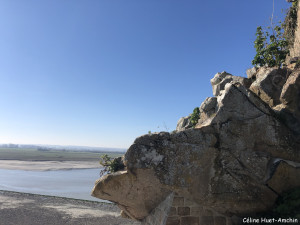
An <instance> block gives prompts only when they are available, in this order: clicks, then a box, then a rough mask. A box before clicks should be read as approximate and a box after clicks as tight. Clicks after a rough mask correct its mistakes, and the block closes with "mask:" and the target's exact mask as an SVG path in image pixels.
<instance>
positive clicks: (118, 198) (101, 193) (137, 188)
mask: <svg viewBox="0 0 300 225" xmlns="http://www.w3.org/2000/svg"><path fill="white" fill-rule="evenodd" d="M168 194H170V191H169V190H167V189H165V188H163V187H162V185H161V184H160V183H159V182H158V181H157V179H155V176H154V174H153V171H151V170H139V171H138V172H137V173H136V174H131V173H128V172H127V171H122V172H117V173H114V174H108V175H106V176H104V177H102V178H100V179H99V180H98V181H97V182H96V184H95V187H94V189H93V191H92V195H93V196H95V197H97V198H101V199H106V200H109V201H112V202H115V203H117V204H118V206H119V207H120V208H121V209H122V210H123V213H122V214H123V216H125V217H127V216H128V217H130V218H132V219H136V220H141V219H143V218H144V217H145V216H147V215H148V214H149V212H150V211H151V210H152V209H153V208H155V207H156V206H157V205H158V204H159V203H160V202H161V199H164V198H166V196H167V195H168Z"/></svg>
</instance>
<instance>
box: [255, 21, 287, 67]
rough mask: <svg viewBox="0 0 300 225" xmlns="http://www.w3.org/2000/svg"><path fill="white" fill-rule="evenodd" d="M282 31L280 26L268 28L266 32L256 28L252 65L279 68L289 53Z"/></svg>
mask: <svg viewBox="0 0 300 225" xmlns="http://www.w3.org/2000/svg"><path fill="white" fill-rule="evenodd" d="M282 31H283V29H282V26H275V27H274V28H271V27H268V28H267V30H266V31H263V29H262V27H261V26H259V27H257V30H256V40H255V42H254V47H255V49H256V55H255V57H254V59H253V60H252V64H253V65H255V66H259V67H261V66H268V67H274V66H278V67H281V65H282V64H283V63H284V61H285V59H286V56H287V55H288V53H289V50H288V42H287V41H286V39H285V37H284V35H283V32H282Z"/></svg>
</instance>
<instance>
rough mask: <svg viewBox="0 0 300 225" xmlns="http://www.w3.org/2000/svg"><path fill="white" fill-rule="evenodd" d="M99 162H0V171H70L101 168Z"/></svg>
mask: <svg viewBox="0 0 300 225" xmlns="http://www.w3.org/2000/svg"><path fill="white" fill-rule="evenodd" d="M100 167H101V166H100V164H99V162H97V161H21V160H0V169H10V170H36V171H46V170H68V169H94V168H100Z"/></svg>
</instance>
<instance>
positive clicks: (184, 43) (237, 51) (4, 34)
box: [0, 0, 289, 148]
mask: <svg viewBox="0 0 300 225" xmlns="http://www.w3.org/2000/svg"><path fill="white" fill-rule="evenodd" d="M288 7H289V3H286V1H285V0H275V14H274V16H275V18H276V20H279V19H282V18H283V17H284V14H283V13H282V9H286V8H288ZM272 8H273V0H226V1H225V0H214V1H210V0H206V1H204V0H43V1H41V0H26V1H24V0H0V32H1V35H0V84H1V87H0V105H1V108H0V143H15V144H58V145H86V146H99V147H121V148H128V147H129V146H130V145H131V144H132V143H133V141H134V139H135V138H136V137H138V136H140V135H143V134H145V133H148V131H152V132H156V131H166V130H168V131H172V130H174V129H175V127H176V124H177V121H178V119H179V118H180V117H183V116H187V115H188V114H190V113H191V112H192V111H193V109H194V107H196V106H200V104H201V103H202V101H203V100H204V99H205V98H206V97H210V96H212V89H211V85H210V79H211V78H212V77H213V76H214V74H215V73H217V72H221V71H224V70H225V71H227V72H229V73H232V74H234V75H238V76H246V73H245V71H246V70H247V69H248V68H250V67H251V60H252V58H253V57H254V55H255V49H254V47H253V42H254V40H255V31H256V27H257V26H260V25H262V26H268V25H269V24H270V17H271V15H272Z"/></svg>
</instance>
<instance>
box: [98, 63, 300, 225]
mask: <svg viewBox="0 0 300 225" xmlns="http://www.w3.org/2000/svg"><path fill="white" fill-rule="evenodd" d="M249 76H250V77H251V79H247V78H242V77H235V76H233V75H231V74H228V73H226V72H223V73H218V74H216V75H215V77H214V78H213V79H212V80H211V84H212V86H213V93H214V95H215V97H211V98H207V99H206V100H205V101H204V102H203V103H202V104H201V106H200V119H199V121H198V123H197V125H196V126H195V128H191V129H188V128H189V127H188V126H186V124H188V122H187V121H185V122H183V120H181V122H180V124H181V125H179V126H178V127H180V129H177V132H174V133H167V132H161V133H155V134H147V135H144V136H141V137H139V138H137V139H136V140H135V141H134V143H133V144H132V145H131V147H130V148H129V149H128V151H127V152H126V154H125V158H124V163H125V165H126V171H123V172H117V173H115V174H109V175H106V176H105V177H102V178H101V179H100V180H98V181H97V182H96V185H95V187H94V190H93V195H94V196H95V197H98V198H102V199H107V200H110V201H113V202H115V203H117V204H118V205H119V206H120V208H121V209H123V210H124V214H126V215H127V216H129V217H131V218H133V219H138V220H141V221H144V222H145V221H149V219H148V220H147V216H148V215H153V212H154V211H155V210H157V208H156V207H158V206H160V205H161V204H162V202H164V201H165V199H166V198H167V197H168V196H170V195H171V194H172V193H176V195H177V196H182V198H183V199H187V200H188V201H189V202H191V203H192V204H193V207H190V208H189V207H188V206H187V205H184V207H183V208H182V207H178V208H176V209H175V211H176V210H179V211H180V212H179V211H178V212H177V211H176V213H177V214H176V216H173V217H172V218H171V217H170V218H171V219H172V221H177V222H178V221H179V222H180V221H193V222H191V223H187V222H182V223H181V224H185V225H189V224H200V221H206V222H205V223H204V222H203V223H202V224H213V223H217V222H216V221H223V222H222V223H219V224H224V225H225V224H229V223H235V221H237V220H235V219H234V218H238V217H241V216H247V215H253V214H255V213H257V212H263V211H266V210H269V209H270V208H272V206H273V205H274V202H275V201H276V199H277V197H278V195H280V194H281V193H282V192H284V191H286V190H288V189H290V188H294V187H299V186H300V183H299V179H298V178H299V177H300V150H299V149H300V142H299V135H298V133H297V128H296V127H295V126H294V125H293V124H292V123H291V121H292V120H294V121H298V119H299V112H300V108H299V96H300V95H299V90H300V87H299V71H297V70H295V71H289V70H288V69H276V68H260V69H258V70H255V71H254V70H253V71H252V72H251V75H249ZM283 112H284V113H283ZM282 115H284V116H286V117H287V118H293V119H291V120H290V121H289V120H288V119H282V117H281V116H282ZM186 119H188V118H186ZM299 121H300V120H299ZM183 124H185V125H183ZM174 201H175V198H174ZM195 205H196V206H197V207H198V208H200V206H201V207H205V208H208V209H210V211H211V212H213V213H208V212H207V211H200V210H198V211H193V213H192V212H191V209H192V208H193V209H194V208H195V209H196V208H197V207H195ZM153 210H154V211H153ZM171 212H172V208H171ZM184 215H185V216H184ZM187 215H189V218H187ZM211 215H214V216H213V217H212V216H211ZM180 216H183V217H184V218H183V217H182V218H181V217H180ZM228 218H232V220H231V221H230V222H228ZM197 221H198V222H197ZM208 221H210V222H208ZM211 221H212V223H211ZM213 221H215V222H213ZM226 221H227V222H226ZM179 222H178V223H177V224H180V223H179ZM145 224H147V223H146V222H145ZM161 224H163V223H161ZM167 224H168V222H167ZM169 224H172V223H171V222H170V223H169Z"/></svg>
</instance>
